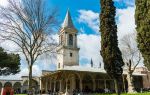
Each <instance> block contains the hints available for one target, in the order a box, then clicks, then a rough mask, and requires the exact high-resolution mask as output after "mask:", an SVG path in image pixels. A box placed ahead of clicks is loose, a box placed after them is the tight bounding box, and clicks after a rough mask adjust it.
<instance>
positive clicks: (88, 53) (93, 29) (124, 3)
mask: <svg viewBox="0 0 150 95" xmlns="http://www.w3.org/2000/svg"><path fill="white" fill-rule="evenodd" d="M114 1H115V6H116V21H117V26H118V40H119V46H120V47H121V45H122V43H121V42H120V39H121V38H122V37H123V36H124V35H127V34H132V33H134V31H135V27H136V26H135V22H134V11H135V6H134V2H135V0H114ZM46 2H47V6H48V7H50V8H57V10H58V20H59V21H60V25H61V24H62V22H63V20H64V18H65V14H66V11H67V9H68V8H69V10H70V12H71V16H72V20H73V23H74V26H75V27H76V28H77V29H78V31H79V33H78V47H79V48H80V52H79V57H80V58H79V60H80V62H79V63H80V65H81V66H87V67H89V66H90V61H91V58H92V59H93V63H94V66H95V67H97V66H98V65H99V63H100V62H101V63H102V58H101V56H100V54H99V51H100V40H101V38H100V33H99V31H98V30H99V13H100V3H99V0H46ZM0 5H7V3H6V0H0ZM54 38H55V39H56V40H58V35H54ZM1 46H3V47H4V48H5V49H10V47H12V48H11V49H14V48H17V47H16V45H14V44H12V43H11V42H7V43H2V44H1ZM21 57H22V61H21V63H22V65H21V70H22V71H21V73H20V74H18V77H20V76H21V75H27V74H28V70H27V65H25V59H24V57H23V56H22V55H21ZM56 63H57V61H56V60H55V59H53V58H47V57H44V58H43V57H42V58H41V59H39V60H38V61H37V62H36V64H35V65H34V66H33V71H35V72H33V75H40V74H41V70H54V69H55V68H56ZM102 65H103V64H102ZM9 77H12V76H9ZM18 77H17V78H18ZM0 78H7V77H0Z"/></svg>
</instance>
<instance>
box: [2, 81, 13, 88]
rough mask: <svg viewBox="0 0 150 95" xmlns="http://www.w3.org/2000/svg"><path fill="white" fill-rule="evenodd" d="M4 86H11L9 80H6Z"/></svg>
mask: <svg viewBox="0 0 150 95" xmlns="http://www.w3.org/2000/svg"><path fill="white" fill-rule="evenodd" d="M4 87H12V83H11V82H6V83H5V84H4Z"/></svg>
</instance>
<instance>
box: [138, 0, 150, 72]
mask: <svg viewBox="0 0 150 95" xmlns="http://www.w3.org/2000/svg"><path fill="white" fill-rule="evenodd" d="M135 22H136V25H137V28H136V30H137V42H138V48H139V50H140V52H141V53H142V56H143V58H144V64H145V66H146V67H148V69H149V70H150V0H136V11H135Z"/></svg>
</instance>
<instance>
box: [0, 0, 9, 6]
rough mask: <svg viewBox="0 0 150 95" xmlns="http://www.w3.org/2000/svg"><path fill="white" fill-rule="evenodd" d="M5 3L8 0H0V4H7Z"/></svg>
mask: <svg viewBox="0 0 150 95" xmlns="http://www.w3.org/2000/svg"><path fill="white" fill-rule="evenodd" d="M7 4H8V1H7V0H0V5H1V6H4V7H5V6H7Z"/></svg>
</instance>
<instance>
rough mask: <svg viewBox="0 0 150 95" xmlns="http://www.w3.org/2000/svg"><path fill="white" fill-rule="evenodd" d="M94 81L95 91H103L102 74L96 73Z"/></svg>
mask: <svg viewBox="0 0 150 95" xmlns="http://www.w3.org/2000/svg"><path fill="white" fill-rule="evenodd" d="M95 83H96V89H95V90H96V92H98V93H104V89H105V85H104V77H103V75H100V74H97V75H96V77H95Z"/></svg>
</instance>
